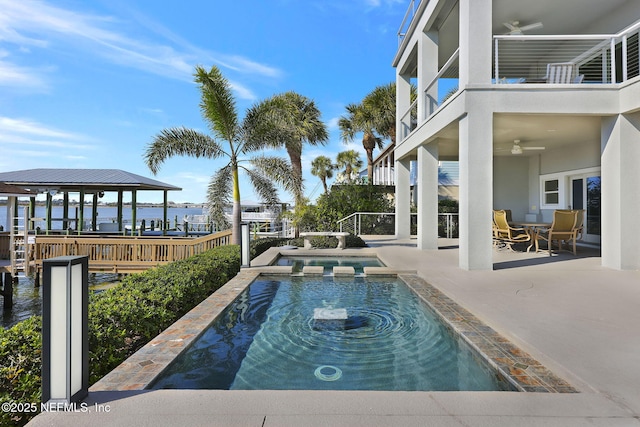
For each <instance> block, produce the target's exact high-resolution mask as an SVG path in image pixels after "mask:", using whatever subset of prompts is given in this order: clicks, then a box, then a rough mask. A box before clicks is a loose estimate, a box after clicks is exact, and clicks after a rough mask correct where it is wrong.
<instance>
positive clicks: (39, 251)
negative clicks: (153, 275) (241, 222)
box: [29, 230, 231, 273]
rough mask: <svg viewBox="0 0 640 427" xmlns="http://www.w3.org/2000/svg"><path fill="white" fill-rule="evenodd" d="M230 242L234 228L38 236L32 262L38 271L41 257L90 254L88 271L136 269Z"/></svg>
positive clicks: (167, 261)
mask: <svg viewBox="0 0 640 427" xmlns="http://www.w3.org/2000/svg"><path fill="white" fill-rule="evenodd" d="M230 242H231V230H227V231H222V232H219V233H214V234H209V235H206V236H202V237H197V238H189V237H144V236H140V237H130V236H101V237H95V236H37V237H36V238H35V244H33V248H32V250H31V251H30V254H31V255H30V260H29V263H30V265H31V266H33V267H34V268H35V269H36V270H37V271H40V270H41V269H42V260H44V259H48V258H53V257H58V256H73V255H87V256H89V272H93V273H98V272H106V273H136V272H141V271H144V270H147V269H149V268H152V267H156V266H158V265H162V264H167V263H170V262H173V261H178V260H182V259H185V258H188V257H190V256H192V255H196V254H199V253H202V252H204V251H207V250H209V249H212V248H215V247H217V246H223V245H228V244H230Z"/></svg>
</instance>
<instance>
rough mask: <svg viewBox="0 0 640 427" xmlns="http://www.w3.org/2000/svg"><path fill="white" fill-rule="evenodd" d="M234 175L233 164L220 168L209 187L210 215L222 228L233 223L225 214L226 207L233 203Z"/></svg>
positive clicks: (208, 202)
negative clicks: (230, 222)
mask: <svg viewBox="0 0 640 427" xmlns="http://www.w3.org/2000/svg"><path fill="white" fill-rule="evenodd" d="M232 184H233V175H232V172H231V165H230V164H229V165H227V166H225V167H223V168H222V169H220V170H218V172H216V173H215V174H214V175H213V176H212V177H211V180H210V181H209V186H208V187H207V204H208V206H209V216H210V217H211V219H212V220H213V221H214V222H215V223H216V224H217V225H218V227H220V228H230V227H231V224H229V221H228V220H227V218H226V216H225V215H224V208H225V206H228V205H230V204H231V190H232Z"/></svg>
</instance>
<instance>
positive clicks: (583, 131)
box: [435, 113, 601, 160]
mask: <svg viewBox="0 0 640 427" xmlns="http://www.w3.org/2000/svg"><path fill="white" fill-rule="evenodd" d="M600 121H601V117H600V116H578V115H558V114H553V115H552V114H508V113H499V114H495V115H494V119H493V149H494V155H495V156H513V154H511V147H512V146H513V143H514V140H520V145H521V146H522V147H527V146H536V147H544V148H545V150H546V151H549V150H553V149H556V148H560V147H563V146H567V145H573V144H580V143H584V142H586V141H598V140H600ZM435 138H437V139H438V152H439V157H440V160H458V146H459V143H458V138H459V134H458V122H457V121H455V122H452V123H451V124H449V125H448V126H447V127H445V128H443V129H442V130H441V131H440V132H439V133H438V134H437V135H436V136H435ZM538 153H539V151H533V150H532V151H529V150H524V152H523V153H522V154H519V155H518V156H531V155H536V154H538Z"/></svg>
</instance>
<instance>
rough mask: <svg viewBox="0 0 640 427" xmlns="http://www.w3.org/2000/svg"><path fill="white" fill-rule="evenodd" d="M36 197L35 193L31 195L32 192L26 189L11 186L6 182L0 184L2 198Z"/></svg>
mask: <svg viewBox="0 0 640 427" xmlns="http://www.w3.org/2000/svg"><path fill="white" fill-rule="evenodd" d="M31 195H34V196H35V194H33V193H31V191H29V190H25V189H24V188H21V187H16V186H15V185H10V184H5V183H4V182H0V196H2V197H7V196H16V197H20V196H25V197H26V196H31Z"/></svg>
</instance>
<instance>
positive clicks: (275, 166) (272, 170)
mask: <svg viewBox="0 0 640 427" xmlns="http://www.w3.org/2000/svg"><path fill="white" fill-rule="evenodd" d="M250 161H251V164H252V165H253V166H254V167H255V168H256V170H257V171H258V172H259V173H260V175H262V176H265V177H267V178H269V179H270V180H271V181H272V182H275V183H276V184H278V185H280V186H281V187H282V188H283V189H284V190H285V191H287V192H289V193H293V194H294V196H295V195H298V193H299V194H302V192H303V190H304V186H303V184H302V177H299V176H296V174H294V173H293V168H292V167H291V165H290V164H289V163H288V162H287V161H286V160H284V159H282V158H280V157H270V156H258V157H254V158H252V159H251V160H250Z"/></svg>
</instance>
